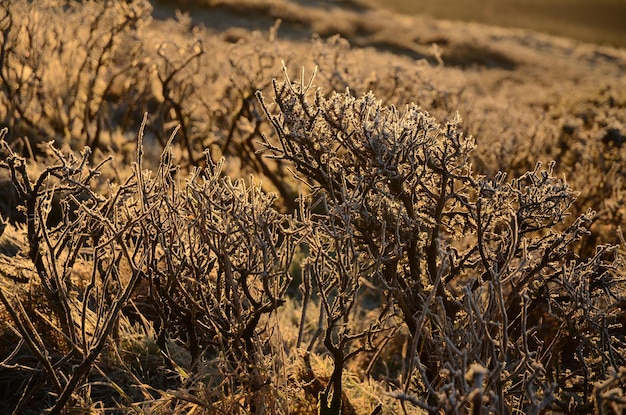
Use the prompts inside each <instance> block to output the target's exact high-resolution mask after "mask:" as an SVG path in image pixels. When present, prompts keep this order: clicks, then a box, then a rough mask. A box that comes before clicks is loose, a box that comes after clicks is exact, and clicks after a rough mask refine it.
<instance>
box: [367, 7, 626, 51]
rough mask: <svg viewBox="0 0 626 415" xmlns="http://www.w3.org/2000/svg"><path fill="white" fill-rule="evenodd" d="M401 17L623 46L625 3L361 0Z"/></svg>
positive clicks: (625, 28)
mask: <svg viewBox="0 0 626 415" xmlns="http://www.w3.org/2000/svg"><path fill="white" fill-rule="evenodd" d="M363 1H364V3H366V4H369V5H372V6H378V7H384V8H388V9H390V10H394V11H397V12H399V13H404V14H411V15H414V14H426V15H430V16H432V17H435V18H441V19H452V20H462V21H468V22H478V23H485V24H490V25H496V26H504V27H517V28H522V29H531V30H537V31H540V32H545V33H550V34H553V35H558V36H565V37H570V38H572V39H578V40H581V41H584V42H592V43H598V44H608V45H613V46H620V47H624V46H626V1H624V0H593V1H590V0H439V1H428V0H409V1H403V0H363Z"/></svg>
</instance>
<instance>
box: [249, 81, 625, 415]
mask: <svg viewBox="0 0 626 415" xmlns="http://www.w3.org/2000/svg"><path fill="white" fill-rule="evenodd" d="M312 82H313V78H311V80H310V81H309V82H305V80H304V77H302V78H301V79H300V81H299V82H297V83H292V82H291V80H289V78H288V77H286V78H285V80H284V81H283V82H280V83H278V82H275V83H274V90H275V102H276V105H275V108H274V109H273V110H272V109H271V108H270V105H269V104H268V103H267V102H266V101H265V100H264V99H263V97H262V95H261V94H259V99H261V101H262V102H263V107H264V109H265V110H266V113H267V115H268V117H269V118H270V120H271V122H272V125H273V126H274V128H275V130H276V133H277V134H276V135H277V140H276V141H277V142H276V143H273V142H272V140H270V139H267V140H266V142H265V147H266V149H267V151H268V152H269V153H270V154H271V156H272V157H276V158H279V159H283V160H288V161H290V162H292V163H293V164H294V166H295V169H296V170H297V172H298V173H299V174H300V175H301V179H302V180H303V181H304V182H306V183H307V184H308V185H309V186H310V189H311V193H310V195H309V196H308V200H309V202H308V205H309V206H312V207H316V208H315V212H316V213H314V214H311V216H310V218H309V220H310V221H312V223H313V225H311V226H312V228H314V229H316V230H317V232H319V233H320V234H321V235H324V237H325V238H328V239H329V240H330V241H331V242H330V243H326V244H317V246H319V247H320V248H318V249H319V251H320V252H319V253H318V252H315V250H313V251H312V255H313V256H314V257H315V258H316V265H318V264H319V262H321V265H322V266H323V265H326V268H321V269H319V270H314V271H312V272H313V273H314V274H315V276H316V278H317V280H316V281H317V286H318V292H319V294H320V295H321V298H322V302H323V304H324V305H325V306H326V308H327V313H328V317H327V319H328V321H327V322H326V325H325V329H326V338H325V340H324V345H325V346H326V347H327V348H328V350H329V352H330V353H331V355H332V356H333V359H334V364H335V369H337V368H341V366H342V364H343V361H342V360H343V359H344V357H343V354H342V353H341V350H340V349H341V348H342V347H344V343H345V339H346V338H348V334H347V333H345V332H347V331H348V328H349V327H350V326H351V325H350V323H349V319H350V305H351V302H350V301H354V299H355V296H356V293H357V292H358V291H359V290H360V289H362V288H363V287H364V286H363V284H362V283H361V281H362V280H364V279H365V280H367V281H369V284H371V285H375V286H377V287H378V288H379V289H380V292H381V293H384V294H385V296H386V299H385V302H387V303H388V307H392V308H397V309H398V311H399V313H400V315H401V317H402V320H403V322H404V324H406V327H407V329H408V331H409V333H410V335H411V341H412V345H411V350H412V355H411V356H410V359H411V362H410V368H409V370H408V373H407V374H406V379H407V380H406V383H405V385H404V389H403V391H404V393H405V394H410V393H411V392H417V391H419V392H421V393H425V394H426V396H427V397H428V398H427V399H426V400H425V401H420V406H422V407H424V408H425V409H428V410H429V411H437V410H439V409H444V410H445V411H447V412H453V413H454V412H463V411H465V410H466V409H467V407H468V405H469V406H472V407H473V408H474V409H472V411H476V412H475V413H479V412H480V411H481V407H486V408H488V409H489V410H490V411H495V412H497V413H507V412H509V411H512V410H513V409H514V408H517V409H519V410H521V411H523V412H525V413H537V412H540V411H542V410H544V409H545V408H553V409H555V408H558V407H559V405H563V406H562V408H561V409H564V408H567V402H569V400H570V398H571V397H570V396H568V392H567V391H568V390H572V389H574V390H578V391H579V392H580V395H578V397H577V398H578V400H577V401H576V405H577V408H579V410H580V408H582V409H581V410H588V409H590V406H592V405H593V399H592V388H591V386H590V382H591V383H593V382H594V381H595V380H592V379H600V378H602V377H603V376H605V375H603V374H602V373H607V372H606V371H607V369H608V367H607V363H608V366H610V367H611V368H612V369H610V371H611V373H617V372H618V371H619V370H620V368H621V367H623V365H624V358H623V357H622V356H621V355H620V354H619V353H617V351H618V350H620V348H621V347H622V342H623V336H620V335H619V332H618V331H616V330H611V329H610V328H609V327H610V326H611V324H612V317H611V315H610V313H609V309H610V308H611V306H610V305H609V304H614V299H615V298H617V297H619V296H621V295H623V283H624V279H623V268H622V267H623V264H622V263H621V261H617V260H616V258H615V247H609V246H599V247H597V249H596V253H595V255H594V256H593V257H592V258H589V259H585V260H582V259H578V258H576V255H575V254H574V252H573V251H572V250H571V249H570V248H569V247H570V246H571V245H572V244H573V243H575V242H576V241H578V240H579V239H580V238H581V236H583V235H585V234H587V233H588V231H587V229H586V228H585V225H586V224H588V223H589V222H590V218H591V216H592V212H588V213H587V214H586V215H583V216H581V217H578V218H575V219H574V220H573V221H570V222H569V223H565V222H566V219H567V216H568V209H569V208H570V206H571V204H572V203H573V201H574V199H575V193H574V192H573V190H572V189H570V187H569V186H568V185H567V183H566V182H565V181H563V180H561V179H557V178H555V177H554V176H553V174H552V171H553V165H552V164H551V165H550V166H549V167H548V169H547V170H543V169H541V166H540V165H539V164H538V165H537V167H536V168H535V169H534V170H533V171H530V172H527V173H526V174H524V175H522V176H521V177H519V178H515V179H512V180H510V181H507V179H506V175H505V174H504V173H499V174H497V175H496V176H495V177H493V178H485V177H479V176H476V175H475V174H474V173H473V172H472V171H471V165H470V163H469V160H470V154H471V151H472V150H473V148H474V142H473V140H472V139H471V138H470V137H464V136H463V134H462V133H460V132H459V129H458V123H459V120H458V119H455V120H452V121H450V122H448V123H446V124H445V125H443V126H441V125H439V124H437V123H436V121H435V120H434V119H433V118H431V117H430V116H429V115H428V114H427V113H426V112H424V111H422V110H420V109H419V108H418V107H416V106H415V105H408V106H407V108H406V110H405V111H404V112H402V113H400V112H399V111H398V110H396V109H395V108H394V107H384V106H382V105H381V103H380V102H379V101H377V100H376V98H375V97H374V96H373V95H372V94H371V93H370V94H366V95H364V96H363V97H361V98H355V97H353V96H351V95H350V93H349V92H345V93H333V94H331V95H330V97H328V98H325V97H324V95H323V94H322V93H321V92H320V91H316V93H315V96H314V100H313V102H311V101H310V100H309V94H310V93H311V91H310V88H311V85H312ZM320 239H321V238H320ZM310 245H311V246H315V245H316V244H313V243H312V244H310ZM322 251H323V252H324V255H323V257H325V258H332V261H330V260H328V261H325V262H324V261H317V260H318V257H321V256H322V254H321V252H322ZM329 265H331V266H330V267H329ZM318 266H319V265H318ZM318 274H321V275H318ZM346 297H347V298H346ZM326 301H328V303H329V304H332V306H328V305H327V304H326ZM601 304H602V305H601ZM607 306H608V307H607ZM338 321H342V324H343V326H342V327H345V328H342V329H341V330H339V334H335V335H333V334H332V333H334V332H335V331H336V330H337V328H336V327H335V326H336V325H337V322H338ZM379 321H380V320H379ZM605 353H606V354H605ZM601 356H604V357H601ZM609 356H610V357H609ZM605 358H608V360H607V361H604V362H603V363H600V364H599V360H604V359H605ZM572 373H576V374H577V375H579V377H577V379H579V381H578V382H575V381H572V379H571V374H572ZM331 382H333V383H334V384H335V396H337V390H338V389H339V390H340V386H339V387H337V384H339V385H340V376H339V375H337V376H333V378H332V380H331ZM566 385H567V386H566ZM321 402H322V403H324V401H321ZM337 405H338V403H336V404H335V405H334V406H333V405H332V404H331V408H335V409H334V412H333V413H337V410H336V408H337ZM585 408H586V409H585ZM331 412H332V411H331Z"/></svg>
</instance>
